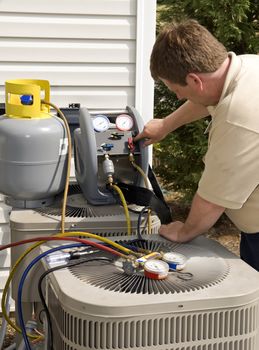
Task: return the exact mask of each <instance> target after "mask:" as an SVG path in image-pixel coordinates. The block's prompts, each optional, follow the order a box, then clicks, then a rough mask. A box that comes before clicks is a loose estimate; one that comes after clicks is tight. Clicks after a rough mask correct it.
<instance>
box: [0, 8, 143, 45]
mask: <svg viewBox="0 0 259 350" xmlns="http://www.w3.org/2000/svg"><path fill="white" fill-rule="evenodd" d="M32 28H33V30H32ZM0 33H1V36H2V37H18V38H20V37H24V38H26V37H27V38H66V39H67V38H76V39H80V38H82V39H124V40H126V39H132V40H133V39H135V37H136V18H135V17H115V16H110V17H108V16H87V17H86V16H75V15H74V16H71V15H57V14H53V15H42V14H35V15H28V14H26V15H25V14H16V15H1V12H0Z"/></svg>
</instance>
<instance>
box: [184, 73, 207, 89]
mask: <svg viewBox="0 0 259 350" xmlns="http://www.w3.org/2000/svg"><path fill="white" fill-rule="evenodd" d="M186 83H187V84H188V85H189V86H190V87H192V88H194V89H198V90H199V91H203V81H202V79H201V78H200V77H199V75H198V74H195V73H189V74H187V76H186Z"/></svg>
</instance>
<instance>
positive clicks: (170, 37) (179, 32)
mask: <svg viewBox="0 0 259 350" xmlns="http://www.w3.org/2000/svg"><path fill="white" fill-rule="evenodd" d="M226 58H227V50H226V48H225V47H224V45H223V44H221V43H220V42H219V41H218V40H217V39H216V38H215V37H214V36H213V35H212V34H211V33H210V32H209V31H208V30H207V29H206V28H205V27H203V26H202V25H200V24H199V23H198V22H197V21H195V20H191V19H189V20H185V21H183V22H180V23H174V22H172V23H171V24H169V25H168V26H166V27H165V28H164V29H163V30H162V31H161V33H160V34H159V35H158V37H157V39H156V42H155V44H154V47H153V50H152V54H151V59H150V70H151V75H152V77H153V79H154V80H158V79H160V78H162V79H167V80H169V81H171V82H172V83H175V84H180V85H186V76H187V75H188V74H189V73H211V72H215V71H216V70H217V69H218V68H219V67H220V66H221V64H222V63H223V62H224V60H225V59H226Z"/></svg>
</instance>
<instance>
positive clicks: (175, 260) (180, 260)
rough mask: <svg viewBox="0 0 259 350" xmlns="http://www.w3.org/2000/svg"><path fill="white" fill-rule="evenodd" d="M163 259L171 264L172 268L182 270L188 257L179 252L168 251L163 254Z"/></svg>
mask: <svg viewBox="0 0 259 350" xmlns="http://www.w3.org/2000/svg"><path fill="white" fill-rule="evenodd" d="M163 260H164V261H166V262H167V263H168V264H169V266H170V268H172V269H174V270H182V269H183V268H184V267H185V265H186V261H187V258H186V257H185V256H184V255H182V254H179V253H175V252H167V253H165V254H164V255H163Z"/></svg>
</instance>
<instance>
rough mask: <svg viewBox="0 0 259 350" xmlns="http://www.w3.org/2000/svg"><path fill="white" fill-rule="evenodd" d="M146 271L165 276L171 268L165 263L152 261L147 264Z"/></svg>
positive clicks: (145, 265)
mask: <svg viewBox="0 0 259 350" xmlns="http://www.w3.org/2000/svg"><path fill="white" fill-rule="evenodd" d="M144 269H145V270H146V271H148V272H151V273H155V274H162V275H163V274H167V273H168V270H169V266H168V264H167V263H166V262H165V261H162V260H156V259H150V260H147V261H146V262H145V264H144Z"/></svg>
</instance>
